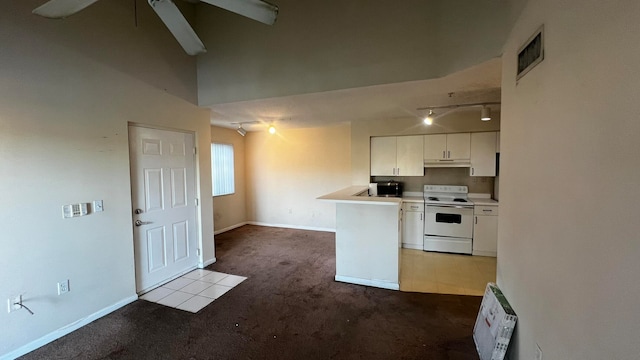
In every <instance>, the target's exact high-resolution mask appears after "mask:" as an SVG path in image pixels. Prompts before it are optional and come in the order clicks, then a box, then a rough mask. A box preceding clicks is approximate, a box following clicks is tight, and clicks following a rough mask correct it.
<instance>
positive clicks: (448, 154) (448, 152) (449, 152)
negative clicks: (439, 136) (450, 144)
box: [447, 150, 451, 159]
mask: <svg viewBox="0 0 640 360" xmlns="http://www.w3.org/2000/svg"><path fill="white" fill-rule="evenodd" d="M447 159H451V150H449V151H447Z"/></svg>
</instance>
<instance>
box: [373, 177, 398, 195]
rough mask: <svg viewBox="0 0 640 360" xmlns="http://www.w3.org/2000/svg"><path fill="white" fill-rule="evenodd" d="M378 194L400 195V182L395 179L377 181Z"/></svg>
mask: <svg viewBox="0 0 640 360" xmlns="http://www.w3.org/2000/svg"><path fill="white" fill-rule="evenodd" d="M377 187H378V196H388V197H402V183H401V182H397V181H388V182H379V183H377Z"/></svg>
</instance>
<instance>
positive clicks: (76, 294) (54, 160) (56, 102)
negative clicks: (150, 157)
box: [0, 0, 214, 358]
mask: <svg viewBox="0 0 640 360" xmlns="http://www.w3.org/2000/svg"><path fill="white" fill-rule="evenodd" d="M41 3H42V2H41V1H30V0H27V1H24V2H23V1H19V2H5V3H4V4H3V7H4V8H3V11H2V12H0V45H1V47H2V51H1V52H0V83H1V84H2V86H0V129H1V131H0V175H1V176H0V199H2V202H3V205H4V206H3V207H2V210H0V228H1V229H2V236H1V237H0V245H1V246H2V251H0V266H1V267H2V271H0V301H1V302H2V304H4V308H3V310H2V311H0V324H2V326H1V327H0V332H1V336H0V358H14V357H16V356H19V355H22V354H23V353H24V352H26V351H30V350H32V349H34V348H35V347H38V346H40V345H43V344H45V343H46V342H48V341H51V340H53V339H55V338H56V337H58V336H61V335H64V334H65V333H67V332H69V331H72V330H73V329H74V328H75V327H77V326H80V325H82V324H84V323H86V322H89V321H91V320H93V319H95V318H96V317H99V316H101V315H104V314H105V313H108V312H109V311H112V310H114V309H115V308H117V307H119V306H122V305H124V304H126V303H128V302H130V301H133V300H135V299H136V289H135V276H134V253H133V233H132V218H131V213H132V208H131V184H130V176H129V149H128V134H127V131H128V130H127V125H128V123H139V124H146V125H152V126H158V127H162V128H170V129H181V130H188V131H192V132H194V133H195V134H196V140H197V144H198V147H199V148H200V149H202V148H205V149H208V148H209V144H210V128H209V111H208V110H203V109H200V108H198V107H196V106H195V105H193V104H191V103H189V102H187V101H185V100H184V99H182V98H181V97H178V96H176V95H175V94H182V95H184V97H185V98H188V97H189V96H188V93H189V91H186V92H185V89H183V88H181V85H179V84H183V82H182V81H185V82H189V81H190V80H189V77H188V76H187V77H182V75H183V74H185V73H188V72H189V63H188V62H187V63H180V62H175V63H173V64H172V65H173V66H175V67H176V68H175V72H172V73H171V74H166V73H162V72H160V73H156V74H155V75H154V76H156V77H157V79H156V80H155V81H154V82H153V83H148V82H146V77H145V76H140V77H133V76H131V75H130V73H129V71H121V69H120V66H121V65H122V63H120V62H119V61H117V60H114V59H113V58H111V57H110V56H114V57H115V56H116V55H114V54H110V55H109V56H106V57H104V58H101V59H100V60H96V59H94V58H93V57H92V56H91V55H90V54H93V53H94V51H98V52H101V51H105V49H100V50H96V49H92V48H91V47H92V46H94V44H95V42H93V41H92V40H91V39H92V38H93V37H96V38H102V37H103V36H104V37H108V36H109V35H113V36H116V38H118V40H117V41H121V43H118V46H117V47H116V48H115V49H117V52H119V51H125V50H123V49H126V51H132V52H135V54H136V56H140V57H141V58H144V57H146V58H147V59H146V62H147V63H148V65H147V68H150V69H157V68H158V67H160V68H163V67H164V65H166V63H165V62H164V61H165V60H166V59H165V58H164V57H162V56H161V55H160V54H161V53H164V52H171V51H173V50H171V49H173V45H168V48H166V47H164V46H163V45H162V43H155V42H149V40H148V39H158V38H156V35H157V36H160V37H161V36H162V34H163V31H164V30H162V28H160V27H154V26H152V25H149V24H147V26H145V27H144V29H138V30H134V29H131V28H129V27H126V26H120V25H118V24H119V22H120V18H119V17H118V16H119V15H123V13H124V11H123V10H122V8H121V6H122V5H123V4H122V1H113V2H111V1H105V2H102V1H101V2H98V3H96V4H95V5H97V6H98V5H99V7H98V8H96V9H92V10H90V9H89V8H88V9H87V11H89V13H87V14H84V15H81V14H77V15H74V17H75V16H81V17H82V19H84V20H82V21H80V20H71V18H69V19H65V20H58V21H53V20H47V19H43V18H40V17H37V16H35V15H32V14H31V10H32V9H33V8H34V7H36V6H37V5H39V4H41ZM126 3H127V4H130V2H128V1H127V2H126ZM98 10H100V11H98ZM91 14H94V15H101V16H93V15H91ZM85 16H89V18H91V21H88V20H87V19H85V18H84V17H85ZM67 20H71V21H67ZM110 29H111V30H113V31H109V30H110ZM129 31H132V32H134V34H131V33H129ZM123 33H124V34H127V33H129V35H130V36H129V37H127V36H123V37H121V38H120V35H122V34H123ZM146 36H148V38H146ZM169 36H170V34H169ZM109 39H110V38H109ZM103 40H104V39H103ZM111 41H112V40H109V41H108V42H109V43H110V42H111ZM113 41H114V43H115V39H113ZM154 41H155V40H154ZM98 43H100V45H95V46H102V45H103V44H102V43H101V42H100V41H98ZM109 50H111V51H114V48H111V49H109ZM152 53H156V55H157V56H156V57H154V56H147V55H150V54H152ZM129 55H131V54H129ZM129 55H127V56H129ZM134 57H135V56H134ZM112 61H113V62H115V64H111V62H112ZM131 66H132V68H133V69H135V68H136V65H133V64H132V65H131ZM129 70H131V68H130V69H129ZM168 71H169V70H168ZM131 72H135V70H131ZM176 79H180V80H179V81H178V80H176ZM174 80H176V81H175V82H174ZM160 83H161V84H165V85H167V86H169V85H170V86H169V88H168V89H158V88H157V87H156V86H158V84H160ZM193 87H195V85H193ZM193 87H192V88H193ZM210 173H211V169H210V153H209V152H208V151H205V152H203V151H201V152H200V153H199V155H198V175H199V177H198V187H199V189H200V191H199V193H198V197H200V198H201V205H200V209H199V220H200V227H201V237H202V239H203V259H202V260H203V261H204V262H206V261H208V260H211V259H213V258H214V247H213V224H212V220H211V219H212V211H211V208H212V205H211V190H210V189H211V177H210ZM100 199H101V200H103V201H104V212H101V213H94V214H90V215H88V216H84V217H79V218H72V219H63V218H62V211H61V207H62V205H64V204H71V203H79V202H91V201H92V200H100ZM66 279H69V281H70V289H71V291H70V292H69V293H67V294H64V295H58V294H57V283H58V282H60V281H63V280H66ZM19 294H22V295H23V301H24V304H25V305H27V306H28V307H29V308H30V309H31V310H33V312H34V313H35V315H30V314H29V313H27V312H26V311H25V310H18V311H16V312H12V313H10V314H8V313H7V311H6V304H7V299H8V298H9V297H10V296H14V295H19Z"/></svg>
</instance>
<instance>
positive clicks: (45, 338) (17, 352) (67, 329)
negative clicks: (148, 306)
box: [0, 295, 138, 360]
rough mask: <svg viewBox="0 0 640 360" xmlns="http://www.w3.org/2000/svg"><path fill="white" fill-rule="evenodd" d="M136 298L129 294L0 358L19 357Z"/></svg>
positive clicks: (4, 359) (8, 359) (136, 298)
mask: <svg viewBox="0 0 640 360" xmlns="http://www.w3.org/2000/svg"><path fill="white" fill-rule="evenodd" d="M136 300H138V295H133V296H130V297H128V298H125V299H123V300H120V301H118V302H117V303H115V304H113V305H111V306H107V307H106V308H104V309H102V310H98V311H97V312H95V313H93V314H91V315H89V316H87V317H85V318H83V319H80V320H78V321H76V322H73V323H71V324H69V325H66V326H64V327H61V328H60V329H58V330H55V331H53V332H50V333H48V334H47V335H44V336H43V337H41V338H39V339H36V340H34V341H32V342H30V343H28V344H26V345H23V346H21V347H19V348H17V349H15V350H13V351H11V352H9V353H7V354H4V355H2V356H0V360H10V359H15V358H17V357H20V356H22V355H24V354H26V353H29V352H31V351H33V350H35V349H37V348H40V347H42V346H44V345H46V344H48V343H50V342H52V341H54V340H57V339H59V338H61V337H63V336H65V335H67V334H69V333H72V332H74V331H76V330H78V329H79V328H81V327H83V326H85V325H87V324H89V323H90V322H92V321H95V320H97V319H99V318H101V317H103V316H105V315H107V314H110V313H112V312H114V311H116V310H118V309H120V308H121V307H123V306H125V305H128V304H131V303H132V302H134V301H136Z"/></svg>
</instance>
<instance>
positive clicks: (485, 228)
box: [473, 215, 498, 256]
mask: <svg viewBox="0 0 640 360" xmlns="http://www.w3.org/2000/svg"><path fill="white" fill-rule="evenodd" d="M497 250H498V217H497V216H481V215H480V216H479V215H475V216H474V225H473V255H482V256H496V254H497Z"/></svg>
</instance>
